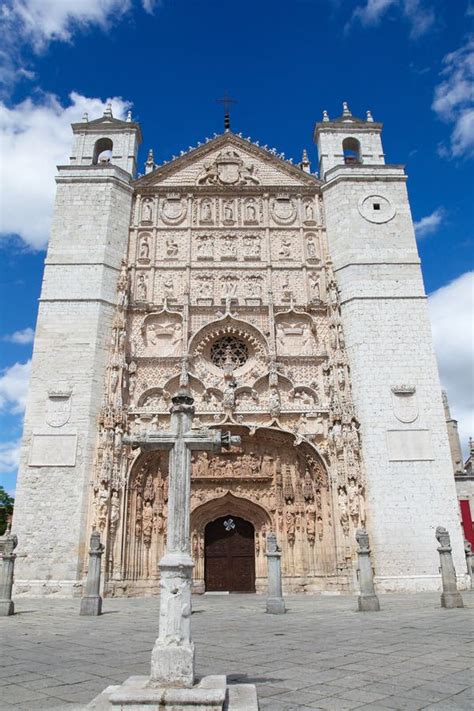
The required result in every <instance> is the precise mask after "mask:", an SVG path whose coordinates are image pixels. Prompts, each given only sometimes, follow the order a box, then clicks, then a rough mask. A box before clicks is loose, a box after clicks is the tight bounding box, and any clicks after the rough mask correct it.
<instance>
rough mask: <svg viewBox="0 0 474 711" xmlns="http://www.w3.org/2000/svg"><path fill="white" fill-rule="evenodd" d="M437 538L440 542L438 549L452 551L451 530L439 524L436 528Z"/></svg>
mask: <svg viewBox="0 0 474 711" xmlns="http://www.w3.org/2000/svg"><path fill="white" fill-rule="evenodd" d="M435 536H436V540H437V541H438V543H439V548H438V550H440V549H441V550H442V551H450V550H451V539H450V537H449V532H448V531H447V530H446V529H445V528H444V527H443V526H438V528H437V529H436V533H435Z"/></svg>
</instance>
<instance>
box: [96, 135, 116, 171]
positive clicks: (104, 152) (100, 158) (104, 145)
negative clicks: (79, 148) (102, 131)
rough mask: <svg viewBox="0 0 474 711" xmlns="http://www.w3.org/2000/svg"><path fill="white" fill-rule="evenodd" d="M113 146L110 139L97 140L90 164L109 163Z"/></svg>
mask: <svg viewBox="0 0 474 711" xmlns="http://www.w3.org/2000/svg"><path fill="white" fill-rule="evenodd" d="M113 145H114V144H113V143H112V141H111V140H110V138H99V140H98V141H96V142H95V146H94V157H93V159H92V164H93V165H103V164H104V163H110V161H111V159H112V148H113Z"/></svg>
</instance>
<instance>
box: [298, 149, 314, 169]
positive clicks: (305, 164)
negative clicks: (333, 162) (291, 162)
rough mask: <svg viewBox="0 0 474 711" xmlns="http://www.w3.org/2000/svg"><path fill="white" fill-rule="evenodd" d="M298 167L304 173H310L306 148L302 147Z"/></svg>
mask: <svg viewBox="0 0 474 711" xmlns="http://www.w3.org/2000/svg"><path fill="white" fill-rule="evenodd" d="M300 168H301V170H304V172H305V173H311V163H310V162H309V158H308V151H307V150H306V148H303V155H302V157H301V163H300Z"/></svg>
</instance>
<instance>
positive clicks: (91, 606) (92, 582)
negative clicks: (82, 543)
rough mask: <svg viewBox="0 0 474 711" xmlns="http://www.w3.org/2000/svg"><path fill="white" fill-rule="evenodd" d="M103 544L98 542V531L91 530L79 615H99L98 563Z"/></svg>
mask: <svg viewBox="0 0 474 711" xmlns="http://www.w3.org/2000/svg"><path fill="white" fill-rule="evenodd" d="M103 552H104V546H103V545H102V543H101V542H100V533H99V531H92V533H91V541H90V550H89V567H88V569H87V581H86V590H85V594H84V595H83V596H82V598H81V609H80V613H79V614H81V615H91V616H94V615H101V614H102V598H101V596H100V564H101V558H102V553H103Z"/></svg>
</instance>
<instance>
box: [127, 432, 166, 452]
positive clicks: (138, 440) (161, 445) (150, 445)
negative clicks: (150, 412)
mask: <svg viewBox="0 0 474 711" xmlns="http://www.w3.org/2000/svg"><path fill="white" fill-rule="evenodd" d="M175 442H176V435H174V434H173V433H171V432H147V433H145V434H142V435H136V436H135V437H131V436H129V435H125V436H124V438H123V443H124V444H131V445H132V447H133V448H134V449H136V448H137V447H140V449H141V450H143V451H146V450H148V451H149V450H153V449H168V450H169V449H173V447H174V444H175Z"/></svg>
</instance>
